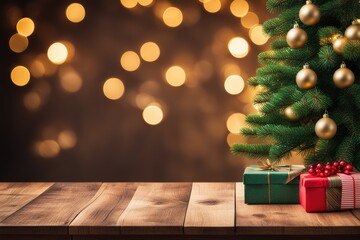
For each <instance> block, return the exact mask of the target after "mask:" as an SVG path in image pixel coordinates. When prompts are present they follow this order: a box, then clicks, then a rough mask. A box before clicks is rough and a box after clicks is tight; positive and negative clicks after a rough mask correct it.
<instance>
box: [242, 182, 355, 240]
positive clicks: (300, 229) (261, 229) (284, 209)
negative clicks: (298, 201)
mask: <svg viewBox="0 0 360 240" xmlns="http://www.w3.org/2000/svg"><path fill="white" fill-rule="evenodd" d="M236 233H237V234H250V235H252V234H254V235H266V234H272V235H291V234H294V235H321V234H324V235H332V234H344V235H347V234H349V235H351V234H360V221H359V219H357V218H356V217H355V216H354V215H353V214H352V213H351V211H341V212H325V213H306V212H305V210H304V209H303V208H302V207H301V206H300V205H276V204H271V205H247V204H245V203H244V189H243V184H242V183H237V184H236Z"/></svg>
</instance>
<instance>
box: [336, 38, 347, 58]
mask: <svg viewBox="0 0 360 240" xmlns="http://www.w3.org/2000/svg"><path fill="white" fill-rule="evenodd" d="M347 43H348V39H347V38H345V37H343V36H341V35H338V36H336V37H335V40H334V42H333V49H334V51H335V52H336V53H337V54H342V53H343V52H344V47H345V46H346V44H347Z"/></svg>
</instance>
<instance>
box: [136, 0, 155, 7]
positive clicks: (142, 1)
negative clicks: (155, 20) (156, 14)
mask: <svg viewBox="0 0 360 240" xmlns="http://www.w3.org/2000/svg"><path fill="white" fill-rule="evenodd" d="M137 2H138V3H139V4H140V5H141V6H144V7H147V6H150V5H151V4H152V3H153V0H137Z"/></svg>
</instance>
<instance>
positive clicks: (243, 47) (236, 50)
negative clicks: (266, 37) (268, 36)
mask: <svg viewBox="0 0 360 240" xmlns="http://www.w3.org/2000/svg"><path fill="white" fill-rule="evenodd" d="M228 48H229V51H230V53H231V55H233V56H234V57H236V58H243V57H245V56H246V55H247V54H248V53H249V44H248V42H247V41H246V40H245V39H243V38H240V37H236V38H233V39H231V40H230V42H229V44H228Z"/></svg>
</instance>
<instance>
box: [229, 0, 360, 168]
mask: <svg viewBox="0 0 360 240" xmlns="http://www.w3.org/2000/svg"><path fill="white" fill-rule="evenodd" d="M267 8H268V10H269V11H270V12H272V13H278V14H279V15H278V16H277V17H276V18H273V19H270V20H268V21H266V22H265V23H264V24H263V28H264V31H265V33H266V34H268V35H269V36H270V37H271V40H272V42H271V50H269V51H266V52H262V53H260V54H259V57H258V58H259V63H260V64H261V65H262V66H261V67H260V68H259V69H257V71H256V76H255V77H253V78H250V79H249V81H248V83H249V85H250V86H253V87H255V89H257V90H258V91H257V93H256V95H255V97H254V99H253V103H254V105H255V106H256V107H257V109H258V110H259V114H255V115H248V116H247V118H246V122H247V126H246V127H244V128H242V129H241V133H242V134H243V135H245V136H248V137H259V138H263V139H264V142H263V143H262V144H235V145H233V146H232V149H231V150H232V151H233V152H234V153H246V154H248V155H250V156H251V157H255V158H265V159H266V158H268V159H269V160H270V161H271V162H273V163H278V162H280V161H282V160H283V159H286V158H289V157H291V154H292V153H293V152H298V153H300V154H302V155H303V156H304V159H305V165H310V164H315V163H326V162H333V161H339V160H341V159H344V160H346V161H347V162H349V163H352V164H353V165H354V166H355V167H356V168H357V169H359V170H360V22H359V19H358V18H360V2H359V0H316V1H306V2H305V1H299V0H286V1H285V0H269V1H268V2H267Z"/></svg>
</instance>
